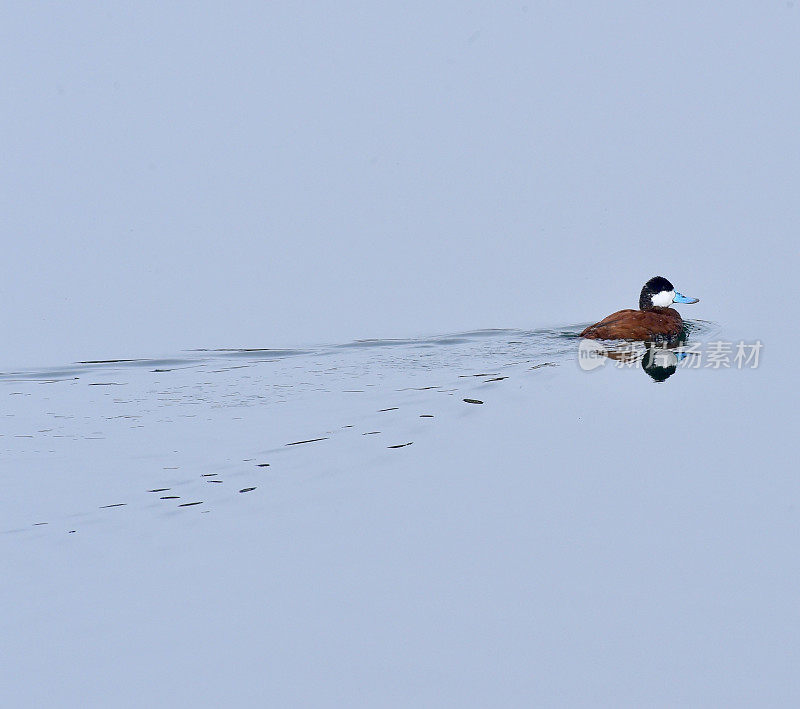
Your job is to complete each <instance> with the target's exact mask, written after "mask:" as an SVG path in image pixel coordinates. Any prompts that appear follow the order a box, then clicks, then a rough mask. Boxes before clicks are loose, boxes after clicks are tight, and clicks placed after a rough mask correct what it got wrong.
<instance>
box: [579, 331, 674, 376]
mask: <svg viewBox="0 0 800 709" xmlns="http://www.w3.org/2000/svg"><path fill="white" fill-rule="evenodd" d="M685 343H686V340H685V339H681V340H677V341H673V342H658V343H656V342H647V343H627V344H625V345H622V346H612V347H607V348H606V347H602V346H596V348H595V350H594V352H593V356H594V357H595V358H598V359H602V358H607V359H610V360H614V362H615V363H616V366H617V367H619V368H623V367H630V368H633V367H635V366H636V363H637V362H638V363H639V364H640V365H641V367H642V369H643V370H644V371H645V372H646V373H647V375H648V376H649V377H650V378H651V379H652V380H653V381H656V382H664V381H666V380H667V379H669V378H670V377H671V376H672V375H673V374H675V372H677V371H678V365H679V364H680V362H681V361H682V360H683V359H684V358H685V357H687V356H688V355H689V354H690V353H689V352H685V351H683V350H682V349H680V348H681V347H682V346H683V345H684V344H685ZM595 366H597V365H595ZM586 368H587V369H588V368H589V367H586ZM592 368H593V367H592Z"/></svg>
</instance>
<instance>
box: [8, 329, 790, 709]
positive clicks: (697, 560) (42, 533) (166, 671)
mask: <svg viewBox="0 0 800 709" xmlns="http://www.w3.org/2000/svg"><path fill="white" fill-rule="evenodd" d="M580 329H581V326H575V327H565V328H555V329H545V330H533V331H520V330H482V331H478V332H467V333H459V334H454V335H447V336H439V337H431V338H423V339H418V340H415V339H411V340H388V341H386V340H381V341H377V340H369V341H360V342H353V343H348V344H343V345H337V346H328V347H320V348H312V349H306V350H269V349H263V350H214V351H206V350H198V351H192V352H187V353H183V354H181V355H179V356H174V357H161V358H157V359H138V360H132V361H114V362H82V363H77V364H73V365H68V366H61V367H51V368H47V369H42V370H38V371H29V372H22V371H20V372H8V373H5V374H4V375H3V376H2V378H1V379H0V387H2V394H3V396H4V400H5V402H6V405H5V409H4V414H3V416H4V417H3V426H2V438H0V447H2V451H3V456H2V462H0V466H1V470H2V479H3V483H4V494H3V496H2V498H0V518H1V519H2V532H3V533H2V534H1V535H0V548H1V549H2V553H3V556H4V559H5V560H6V562H7V565H8V568H10V569H13V574H12V575H11V576H7V577H6V579H5V580H4V582H3V585H2V602H3V606H4V607H5V608H7V609H13V612H10V613H7V614H6V617H5V619H4V621H3V627H2V629H3V633H4V637H6V638H10V641H9V642H10V648H9V652H8V657H10V658H11V659H10V660H9V661H8V662H7V666H8V667H9V668H10V671H12V672H13V673H14V675H15V676H16V677H17V678H18V682H17V683H16V684H15V686H17V687H19V688H20V691H21V689H22V688H25V687H31V686H38V684H37V682H38V677H39V672H38V670H37V669H36V668H38V667H39V666H41V663H46V666H47V667H48V668H49V670H48V671H49V672H50V675H51V677H52V678H54V681H57V682H58V683H59V686H60V687H61V692H62V696H63V697H77V696H85V692H86V689H85V682H83V681H82V680H80V678H81V677H86V676H87V675H88V674H91V675H92V676H94V677H97V678H99V679H98V681H97V682H96V683H94V684H92V688H91V690H90V692H89V700H90V703H91V700H94V701H97V702H99V703H102V702H103V701H104V700H106V699H107V698H108V697H109V696H117V695H118V693H119V692H120V691H122V692H123V694H124V696H125V697H128V698H131V697H134V696H135V697H137V699H141V698H142V697H144V698H145V699H146V700H147V701H153V702H158V700H159V696H160V692H161V691H162V689H163V686H164V683H167V680H169V681H170V682H172V681H177V682H178V683H179V684H180V686H182V687H183V688H184V692H185V695H186V698H187V700H188V701H193V702H198V703H200V704H203V703H208V702H217V701H229V702H231V701H232V702H234V703H244V704H247V703H252V702H254V701H256V699H255V695H256V694H257V695H258V696H259V697H260V698H262V699H263V698H267V699H268V700H269V701H270V702H272V703H277V704H284V705H287V704H298V703H299V704H306V703H307V704H315V703H316V702H317V701H318V699H319V696H320V692H322V693H323V694H325V696H326V697H336V698H337V701H339V700H340V701H342V702H345V703H355V704H361V705H371V706H374V705H377V704H383V703H385V700H386V699H387V696H391V698H392V699H391V701H390V702H389V703H390V704H394V705H403V704H406V705H407V704H408V703H412V704H414V703H420V702H421V703H430V702H434V703H436V698H437V697H438V698H442V697H445V698H446V699H447V701H452V702H456V703H458V704H460V705H465V706H469V705H471V706H478V705H486V704H488V703H497V702H500V703H503V704H506V705H516V704H519V703H525V702H526V701H527V700H528V699H531V698H536V699H539V700H542V701H544V702H545V703H551V704H562V705H576V704H582V705H593V704H595V703H597V702H599V703H600V704H609V705H620V704H634V705H637V704H638V705H670V704H671V705H676V704H685V703H687V702H688V703H691V702H698V703H700V704H709V703H710V704H715V703H716V704H723V705H735V704H748V703H751V702H758V703H767V704H770V703H771V704H773V705H785V702H786V701H788V700H790V699H793V698H797V697H798V694H797V692H796V691H795V690H796V687H797V685H796V683H795V682H794V679H793V678H794V674H795V668H796V665H797V662H798V661H800V646H799V645H798V642H797V637H798V631H799V630H800V618H798V610H797V602H796V599H797V594H798V592H800V565H798V563H797V556H796V551H795V550H796V547H797V544H798V542H800V483H798V480H797V477H796V474H795V466H794V464H793V463H792V462H791V460H790V457H789V455H788V447H787V446H785V445H782V444H781V440H780V439H778V438H776V435H775V434H776V431H778V430H780V422H781V420H780V419H777V418H776V416H775V412H780V411H785V410H787V409H786V403H785V396H786V392H785V389H784V388H783V387H781V386H778V384H781V383H782V380H780V379H779V380H777V381H776V378H775V369H774V368H773V367H772V366H771V365H770V362H771V360H770V359H769V358H768V357H766V356H764V357H763V358H762V360H761V361H760V362H759V363H758V366H756V367H753V366H741V367H738V366H736V364H735V362H734V361H733V359H732V357H733V356H734V353H735V347H734V349H733V350H732V351H731V352H730V353H729V355H730V357H729V365H730V366H727V367H726V366H721V365H720V366H717V365H715V364H714V357H715V355H714V354H713V352H714V351H716V350H717V349H718V347H717V345H715V344H714V343H716V342H720V341H725V339H726V335H725V333H724V332H723V330H722V329H721V328H719V327H718V326H716V325H714V324H713V323H708V322H701V321H692V322H691V323H690V328H689V337H688V340H687V341H686V343H685V344H684V345H682V346H681V347H680V348H678V349H673V350H666V351H659V352H656V353H653V352H649V351H647V350H646V349H645V348H644V347H642V346H638V347H636V348H633V349H626V348H625V347H617V348H614V349H611V350H606V353H605V354H603V355H601V356H600V357H599V358H597V357H593V358H590V359H588V360H585V361H581V360H579V347H580V338H578V337H577V333H578V332H579V331H580ZM728 339H731V340H733V338H730V337H729V338H728ZM594 344H596V343H594ZM594 344H593V346H594ZM767 352H769V351H767ZM761 354H762V355H764V353H761ZM717 359H718V357H717ZM649 360H653V361H652V362H650V364H648V361H649ZM587 362H588V363H589V365H591V366H590V367H589V369H590V370H591V371H587V367H586V364H587ZM598 362H599V363H600V364H599V366H598V364H597V363H598ZM765 363H766V364H765ZM645 365H646V366H645ZM98 614H100V617H102V618H103V621H102V622H98V621H97V618H98ZM77 639H79V641H78V640H77ZM477 639H480V640H479V641H478V640H477ZM76 642H80V644H79V646H78V645H75V643H76ZM199 647H202V648H206V650H205V651H204V652H205V654H206V655H208V657H210V658H212V659H213V661H214V663H215V664H214V667H213V671H212V672H211V673H210V674H207V673H203V675H204V678H203V679H199V678H198V671H199V670H198V667H197V665H196V663H195V661H194V659H193V658H195V659H196V656H197V648H199ZM214 648H222V649H224V653H223V654H224V657H217V656H216V655H214ZM209 653H210V654H209ZM120 657H124V658H125V662H124V663H122V665H121V664H120V662H119V661H118V659H116V658H120ZM141 676H155V677H162V678H163V681H156V682H154V683H153V684H152V685H150V688H149V689H148V688H145V689H144V690H142V689H141V687H140V684H139V683H138V681H134V678H135V677H141ZM134 685H135V686H136V687H137V689H136V690H135V691H134ZM120 687H123V688H125V687H127V689H123V690H120ZM254 693H255V694H254ZM21 696H22V695H21V694H19V695H16V694H15V695H13V697H12V698H18V697H21ZM765 697H766V699H765ZM17 703H18V702H17ZM122 703H123V704H130V705H133V704H135V702H133V701H132V700H131V701H127V700H126V701H123V702H122Z"/></svg>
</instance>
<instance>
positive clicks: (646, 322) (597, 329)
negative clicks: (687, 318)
mask: <svg viewBox="0 0 800 709" xmlns="http://www.w3.org/2000/svg"><path fill="white" fill-rule="evenodd" d="M682 329H683V320H682V319H681V316H680V313H679V312H678V311H677V310H675V309H673V308H651V309H649V310H619V311H618V312H616V313H613V314H611V315H609V316H608V317H606V318H603V319H602V320H601V321H600V322H598V323H595V324H594V325H589V327H587V328H586V329H585V330H584V331H583V332H582V333H581V337H587V338H589V339H591V340H645V341H647V340H657V339H672V338H675V337H677V336H678V335H680V333H681V330H682Z"/></svg>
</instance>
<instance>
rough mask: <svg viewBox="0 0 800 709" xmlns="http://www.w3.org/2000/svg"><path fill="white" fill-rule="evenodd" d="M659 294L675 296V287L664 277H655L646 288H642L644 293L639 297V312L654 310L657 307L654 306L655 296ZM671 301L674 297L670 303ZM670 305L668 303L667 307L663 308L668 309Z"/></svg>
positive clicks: (645, 285) (646, 284)
mask: <svg viewBox="0 0 800 709" xmlns="http://www.w3.org/2000/svg"><path fill="white" fill-rule="evenodd" d="M659 293H672V294H673V295H674V294H675V287H674V286H673V285H672V283H670V282H669V281H668V280H667V279H666V278H664V276H654V277H653V278H651V279H650V280H649V281H647V283H645V284H644V288H642V292H641V293H640V295H639V310H652V309H653V308H654V307H655V306H654V305H653V296H654V295H658V294H659ZM671 300H672V297H671V296H670V298H669V301H671ZM668 304H669V303H668V302H667V305H666V306H662V307H668Z"/></svg>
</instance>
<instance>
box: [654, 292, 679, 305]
mask: <svg viewBox="0 0 800 709" xmlns="http://www.w3.org/2000/svg"><path fill="white" fill-rule="evenodd" d="M674 299H675V291H674V290H662V291H661V292H660V293H656V294H655V295H654V296H653V297H652V298H651V300H652V301H653V305H654V306H655V307H656V308H668V307H669V306H670V305H672V301H673V300H674Z"/></svg>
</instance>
